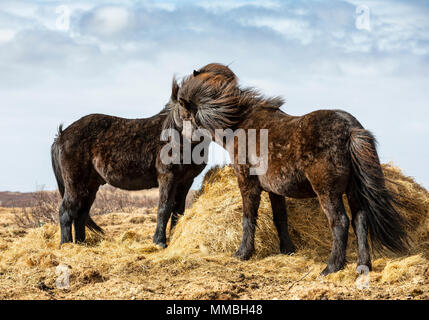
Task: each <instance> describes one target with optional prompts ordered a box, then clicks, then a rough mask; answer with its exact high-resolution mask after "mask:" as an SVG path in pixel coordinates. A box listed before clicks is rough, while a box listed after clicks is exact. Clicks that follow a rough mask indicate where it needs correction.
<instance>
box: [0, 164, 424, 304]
mask: <svg viewBox="0 0 429 320" xmlns="http://www.w3.org/2000/svg"><path fill="white" fill-rule="evenodd" d="M384 172H385V174H386V176H387V177H388V178H390V179H391V180H393V181H394V182H395V183H396V184H395V185H390V187H391V188H396V190H395V191H397V192H399V193H400V194H402V195H404V196H405V198H407V199H410V200H407V201H410V203H404V204H405V205H406V206H407V204H408V205H410V206H411V207H413V208H414V209H413V210H402V209H401V213H402V214H403V215H404V216H405V217H407V219H408V220H409V221H410V223H411V227H410V229H409V234H410V236H411V238H412V239H413V242H414V243H413V247H412V251H411V252H410V254H409V255H408V256H402V257H400V256H394V255H390V256H386V257H383V256H380V255H377V256H375V257H374V259H373V268H374V272H372V273H371V288H372V290H371V291H356V290H354V289H353V288H354V285H353V284H354V282H355V281H356V277H357V275H356V273H355V267H356V263H355V261H356V253H355V252H356V241H355V236H354V234H353V233H352V232H351V233H350V238H349V245H348V251H347V260H348V261H347V262H348V264H347V265H346V268H345V269H344V270H342V271H340V272H337V273H335V274H332V275H330V276H328V277H327V278H325V280H326V281H328V282H330V283H331V284H332V285H334V286H338V285H340V286H342V287H335V288H337V289H338V288H339V289H338V290H342V291H343V292H344V293H347V294H352V295H351V296H349V297H357V298H368V297H373V298H374V297H375V298H377V297H378V296H377V295H376V294H377V292H383V294H384V292H388V294H389V295H388V297H405V296H407V295H409V294H410V292H412V291H413V290H415V289H416V288H417V289H418V290H423V291H425V290H426V292H427V289H425V288H429V282H428V279H429V212H428V211H429V193H428V192H427V191H426V190H425V189H424V188H422V187H420V186H419V185H418V184H416V183H415V182H414V180H413V179H411V178H408V177H405V176H404V175H402V173H401V171H400V170H399V169H397V168H395V167H393V166H389V165H385V166H384ZM405 198H404V199H405ZM404 199H403V201H406V200H404ZM287 205H288V211H289V222H290V231H291V236H292V238H293V241H294V243H295V245H296V246H297V247H298V251H297V252H296V253H295V254H294V255H292V256H286V255H280V254H278V253H279V244H278V237H277V233H276V231H275V228H274V225H273V223H272V214H271V206H270V203H269V199H268V196H267V195H266V194H263V197H262V201H261V205H260V210H259V219H258V227H257V232H256V243H255V247H256V254H255V256H254V257H253V258H252V259H251V260H250V261H244V262H242V261H239V260H237V259H235V258H233V257H232V254H233V253H234V252H235V250H236V249H237V248H238V246H239V244H240V240H241V234H242V230H241V217H242V213H241V209H242V206H241V196H240V192H239V189H238V186H237V182H236V178H235V176H234V173H233V171H232V169H231V168H229V167H225V168H223V169H218V170H214V171H213V172H211V174H209V175H207V176H206V178H205V182H204V185H203V188H202V191H201V192H200V194H199V195H198V197H197V199H196V200H195V202H194V204H193V206H192V207H191V208H190V209H188V210H187V211H186V213H185V215H184V216H183V217H182V218H181V219H180V221H179V223H178V225H177V226H176V229H175V231H174V233H173V234H172V235H171V237H170V241H169V247H168V248H167V249H165V250H162V249H160V248H157V247H156V246H154V245H153V244H152V234H153V231H154V229H155V225H156V212H155V210H152V211H151V212H150V213H147V212H137V211H136V212H134V213H122V212H118V213H112V214H109V215H105V216H97V217H95V220H96V221H97V223H100V224H101V225H102V226H103V227H105V228H106V229H107V236H106V237H105V238H104V239H100V238H98V237H96V236H95V235H94V234H91V233H89V234H88V244H87V245H86V246H82V245H74V244H66V245H63V246H62V248H61V249H59V248H58V243H59V240H60V234H59V228H58V225H45V226H43V227H41V228H36V229H33V230H31V231H29V232H28V233H27V234H26V235H25V236H23V237H20V236H19V235H15V234H10V236H9V237H6V238H7V239H6V238H3V239H1V238H0V253H1V254H0V298H2V299H9V298H19V299H34V298H40V297H45V298H46V297H48V296H41V292H43V286H41V284H44V285H46V286H47V287H49V288H55V282H56V279H57V277H58V275H57V273H56V267H57V266H58V265H60V264H65V265H68V266H69V267H70V268H71V278H70V285H71V288H70V290H69V291H65V292H64V293H63V292H60V291H59V290H56V291H55V290H54V289H53V290H52V291H47V292H51V293H52V294H55V295H56V296H55V297H56V298H67V299H80V298H90V299H93V298H95V299H100V298H108V299H111V298H123V299H132V298H138V299H152V298H157V299H160V298H162V299H165V298H177V297H179V298H185V299H189V298H194V297H196V298H201V297H203V298H210V297H212V296H211V293H210V292H212V291H213V290H218V291H222V290H224V288H225V287H228V286H231V284H230V283H229V282H228V281H230V280H228V279H226V278H228V277H231V276H230V275H233V274H238V273H246V279H247V276H249V279H253V280H249V281H256V280H255V279H260V284H259V285H260V286H261V288H265V287H266V286H269V288H271V289H269V290H264V289H260V290H259V291H258V290H256V289H255V290H256V291H255V290H253V289H252V290H250V291H249V292H251V293H252V294H253V293H254V292H256V293H255V296H254V297H257V298H261V297H262V298H264V299H266V298H273V295H274V293H272V292H271V291H270V290H273V289H274V288H277V289H278V290H280V291H279V292H280V293H279V297H280V298H284V297H286V296H285V294H287V292H288V288H289V287H290V286H291V283H292V284H293V283H295V282H299V281H301V282H302V286H301V287H298V288H297V290H296V294H297V297H304V298H308V297H310V298H311V297H312V294H311V292H312V290H313V291H314V290H316V289H317V290H319V289H320V290H325V291H326V288H327V287H329V286H327V285H326V282H323V281H325V280H320V278H319V273H320V272H321V270H322V269H323V268H324V267H325V265H326V261H327V259H328V256H329V251H330V247H331V235H330V230H329V228H328V225H327V221H326V218H325V216H324V214H323V213H322V212H321V211H320V209H319V204H318V202H317V200H316V199H308V200H295V199H287ZM12 231H13V230H12V229H11V230H9V229H4V230H3V231H2V232H8V233H12ZM172 275H174V277H171V276H172ZM252 277H253V278H252ZM304 277H305V279H304ZM303 279H304V280H303ZM174 281H176V282H174ZM258 281H259V280H258ZM173 284H174V285H173ZM279 284H282V286H280V287H279ZM392 284H395V285H394V286H393V285H392ZM203 287H204V288H205V287H209V289H202V288H203ZM39 288H42V289H39ZM216 288H217V289H216ZM300 288H301V289H300ZM302 288H303V289H305V290H304V291H302V293H301V292H300V291H299V290H303V289H302ZM337 289H335V290H337ZM41 290H42V291H41ZM330 290H331V289H330ZM335 290H334V291H335ZM353 290H354V291H353ZM194 291H195V292H194ZM307 291H308V292H309V293H308V292H307ZM201 292H203V293H201ZM315 292H316V291H315ZM350 292H351V293H350ZM51 293H49V294H51ZM422 296H423V295H422ZM289 297H290V296H287V298H289Z"/></svg>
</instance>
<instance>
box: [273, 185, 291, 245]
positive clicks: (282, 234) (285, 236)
mask: <svg viewBox="0 0 429 320" xmlns="http://www.w3.org/2000/svg"><path fill="white" fill-rule="evenodd" d="M269 196H270V201H271V208H272V210H273V222H274V226H275V227H276V229H277V233H278V235H279V239H280V252H281V253H284V254H291V253H294V252H295V246H294V245H293V243H292V240H291V239H290V237H289V230H288V223H287V210H286V201H285V197H283V196H280V195H277V194H275V193H272V192H270V193H269Z"/></svg>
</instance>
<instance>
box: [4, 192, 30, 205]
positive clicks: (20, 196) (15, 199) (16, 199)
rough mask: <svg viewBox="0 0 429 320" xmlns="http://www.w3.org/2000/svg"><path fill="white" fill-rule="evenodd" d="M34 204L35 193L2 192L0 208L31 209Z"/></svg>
mask: <svg viewBox="0 0 429 320" xmlns="http://www.w3.org/2000/svg"><path fill="white" fill-rule="evenodd" d="M33 202H34V193H33V192H26V193H21V192H10V191H3V192H0V207H5V208H12V207H30V206H32V204H33Z"/></svg>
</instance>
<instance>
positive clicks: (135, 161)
mask: <svg viewBox="0 0 429 320" xmlns="http://www.w3.org/2000/svg"><path fill="white" fill-rule="evenodd" d="M87 118H89V119H85V118H83V119H81V120H80V121H81V123H80V124H79V125H78V126H76V129H78V130H74V133H75V135H74V137H73V140H74V145H75V147H74V148H73V149H75V150H79V152H78V153H79V154H80V156H78V157H77V159H76V163H77V165H78V166H80V167H81V168H79V171H80V172H85V171H87V170H88V169H87V167H88V166H92V167H93V168H94V169H95V171H96V172H97V173H98V174H99V175H100V177H101V178H102V179H103V180H104V181H105V182H107V183H109V184H111V185H113V186H115V187H118V188H122V189H128V190H137V189H146V188H151V187H156V186H157V177H156V169H155V160H156V154H157V151H158V150H157V148H158V144H159V135H160V132H161V126H160V124H158V123H157V122H161V119H158V120H159V121H157V119H156V118H155V117H152V118H149V119H137V120H131V119H123V118H117V117H111V116H105V115H92V116H88V117H87ZM154 118H155V119H154ZM158 131H159V133H158Z"/></svg>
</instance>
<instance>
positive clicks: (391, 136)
mask: <svg viewBox="0 0 429 320" xmlns="http://www.w3.org/2000/svg"><path fill="white" fill-rule="evenodd" d="M61 6H65V8H66V9H67V11H68V12H69V13H70V16H69V18H70V19H69V28H68V29H66V28H65V27H66V25H65V24H64V23H62V22H63V21H65V20H61V18H62V15H63V13H62V12H64V11H62V8H63V7H61ZM362 8H363V9H362ZM57 9H58V12H57ZM362 10H363V11H362ZM367 13H369V14H367ZM58 19H60V20H58ZM362 19H364V20H362ZM362 23H363V24H362ZM210 62H221V63H225V64H228V63H232V65H231V68H232V69H233V71H234V72H236V74H237V75H238V76H239V78H240V81H241V83H243V84H244V85H251V86H256V87H258V88H260V89H261V90H262V91H263V92H264V93H266V94H273V95H281V96H283V97H285V98H286V104H285V106H284V107H283V110H284V111H286V112H287V113H289V114H293V115H302V114H304V113H307V112H310V111H313V110H316V109H326V108H339V109H344V110H346V111H349V112H350V113H352V114H353V115H355V116H356V117H357V118H358V119H359V120H360V121H361V123H362V124H363V125H364V126H365V127H366V128H367V129H369V130H371V131H373V133H374V134H375V135H376V137H377V138H378V141H379V153H380V156H381V159H382V161H383V162H389V161H393V162H394V164H396V165H398V166H400V167H401V168H402V169H403V170H404V172H405V173H406V174H407V175H411V176H413V177H415V178H416V180H417V181H418V182H420V183H422V184H423V185H424V186H425V187H426V188H427V187H429V170H428V166H427V161H428V160H427V159H429V148H428V142H427V139H428V138H429V126H428V120H429V117H428V116H429V80H428V74H429V2H428V1H425V0H421V1H337V0H334V1H274V0H272V1H271V0H269V1H243V0H240V1H232V0H223V1H180V2H178V1H156V2H155V1H127V0H121V1H108V2H107V1H84V0H73V1H46V0H45V1H27V0H21V1H8V0H2V1H1V2H0V150H1V155H0V190H10V191H16V190H18V191H32V190H35V189H37V188H38V187H39V186H41V185H45V188H46V189H54V188H56V184H55V180H54V176H53V174H52V170H51V164H50V154H49V151H50V145H51V143H52V140H53V138H54V136H55V133H56V128H57V126H58V124H60V123H64V124H65V125H69V124H70V123H72V122H73V121H75V120H77V119H79V118H80V117H82V116H84V115H86V114H89V113H94V112H98V113H106V114H111V115H117V116H123V117H130V118H140V117H147V116H150V115H153V114H155V113H157V112H158V111H159V110H160V109H161V108H162V107H163V105H164V104H165V103H166V102H167V101H168V98H169V96H170V84H171V79H172V76H173V75H174V74H176V75H178V76H183V75H185V74H188V73H190V72H191V71H192V70H193V69H196V68H199V67H201V66H203V65H205V64H207V63H210ZM213 154H216V155H217V157H216V159H217V160H214V161H222V159H223V158H224V155H222V154H221V153H220V151H219V150H216V151H215V152H214V153H213Z"/></svg>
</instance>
